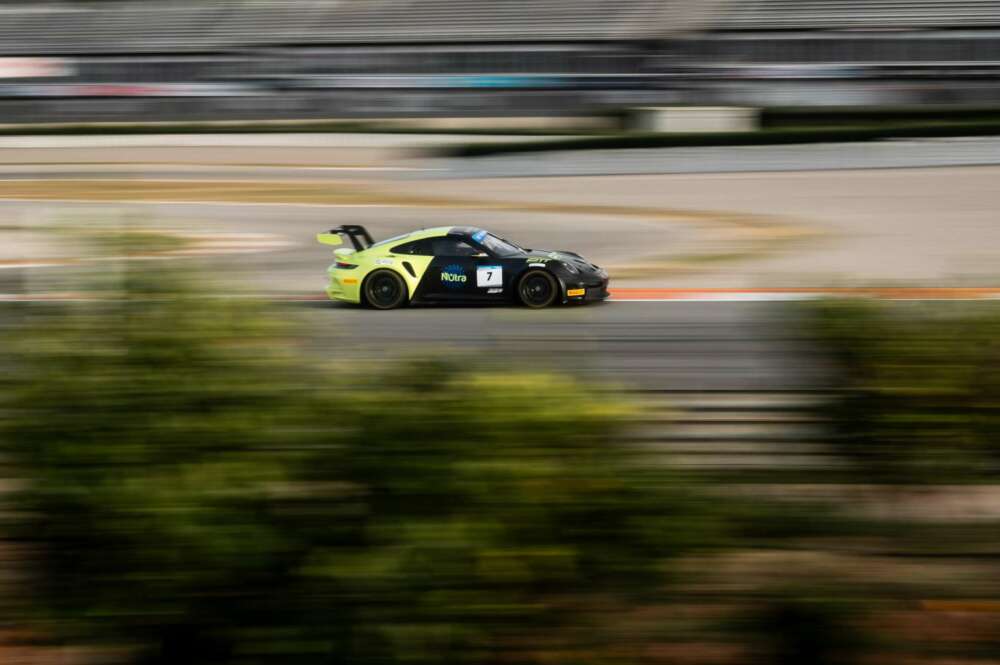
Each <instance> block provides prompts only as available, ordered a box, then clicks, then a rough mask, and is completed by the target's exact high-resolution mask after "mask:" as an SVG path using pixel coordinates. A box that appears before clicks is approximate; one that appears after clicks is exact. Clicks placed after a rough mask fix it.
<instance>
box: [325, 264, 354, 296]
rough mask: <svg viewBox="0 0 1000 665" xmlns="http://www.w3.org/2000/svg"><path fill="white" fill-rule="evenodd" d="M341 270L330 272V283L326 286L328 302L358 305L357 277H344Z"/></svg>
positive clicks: (352, 275)
mask: <svg viewBox="0 0 1000 665" xmlns="http://www.w3.org/2000/svg"><path fill="white" fill-rule="evenodd" d="M345 272H346V271H343V270H330V271H329V273H328V274H329V277H330V281H329V282H328V283H327V285H326V295H327V296H328V297H329V298H330V300H340V301H342V302H350V303H354V304H358V303H360V302H361V286H360V285H359V282H360V281H361V280H360V279H359V278H358V276H357V275H354V274H351V275H345V274H344V273H345Z"/></svg>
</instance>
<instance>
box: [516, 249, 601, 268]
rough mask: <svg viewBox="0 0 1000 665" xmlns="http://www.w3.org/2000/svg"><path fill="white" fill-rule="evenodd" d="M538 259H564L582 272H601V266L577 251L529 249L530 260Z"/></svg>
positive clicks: (564, 261) (563, 260)
mask: <svg viewBox="0 0 1000 665" xmlns="http://www.w3.org/2000/svg"><path fill="white" fill-rule="evenodd" d="M532 259H536V260H538V261H543V262H544V261H562V262H563V263H568V264H570V265H571V266H573V267H574V268H576V269H577V270H579V271H581V272H600V270H601V268H600V266H596V265H594V264H593V263H591V262H590V261H588V260H587V259H585V258H583V257H582V256H580V255H579V254H577V253H576V252H566V251H554V250H548V249H531V250H528V261H531V260H532Z"/></svg>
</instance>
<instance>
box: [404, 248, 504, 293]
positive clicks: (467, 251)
mask: <svg viewBox="0 0 1000 665" xmlns="http://www.w3.org/2000/svg"><path fill="white" fill-rule="evenodd" d="M429 240H430V242H431V247H432V251H433V253H434V259H433V260H432V261H431V263H430V266H428V268H427V273H426V275H425V276H424V279H423V285H422V289H421V290H422V291H423V297H425V298H428V299H431V300H470V301H476V300H485V299H487V290H488V287H480V286H478V284H479V283H480V282H481V281H483V280H481V279H480V277H479V267H480V265H481V263H486V264H489V263H490V261H488V260H487V259H488V258H489V257H488V255H486V253H485V252H484V251H483V250H482V249H481V248H478V247H474V246H473V245H471V244H470V243H468V242H466V241H465V240H463V239H462V238H459V237H455V236H441V237H439V238H430V239H429ZM487 272H488V271H487ZM487 272H484V273H483V274H484V275H486V277H485V278H484V279H485V281H489V280H493V279H495V277H494V276H492V275H487Z"/></svg>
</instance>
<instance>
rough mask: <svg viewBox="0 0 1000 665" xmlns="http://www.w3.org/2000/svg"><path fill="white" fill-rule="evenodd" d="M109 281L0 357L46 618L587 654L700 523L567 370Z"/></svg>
mask: <svg viewBox="0 0 1000 665" xmlns="http://www.w3.org/2000/svg"><path fill="white" fill-rule="evenodd" d="M106 295H108V296H112V297H109V298H107V299H106V300H103V301H100V302H94V303H91V304H83V305H73V306H70V309H68V310H67V309H64V308H61V306H58V308H57V306H48V307H40V308H39V307H36V308H33V309H31V310H29V312H28V314H27V315H26V316H25V317H24V321H23V324H22V325H20V326H19V327H18V329H17V330H15V331H14V334H13V335H12V337H11V338H10V339H9V340H8V343H7V344H5V345H4V347H3V348H4V351H3V353H2V358H0V362H2V364H3V366H4V368H5V374H4V376H3V379H2V381H3V392H4V395H5V396H6V399H5V400H4V402H3V404H2V408H3V414H2V418H0V437H2V438H0V442H2V445H3V454H4V456H5V459H6V460H7V462H8V463H9V468H11V469H13V472H14V475H15V477H16V478H18V479H19V480H21V481H23V490H22V491H19V492H18V493H16V494H15V495H13V496H12V497H11V502H12V503H11V512H10V514H11V515H13V516H14V517H13V518H11V522H12V523H9V524H8V529H9V531H8V538H9V539H10V540H15V541H17V543H18V544H19V545H20V546H21V547H23V548H25V549H26V550H27V551H29V552H31V556H29V557H28V558H27V559H26V561H25V570H24V573H25V575H26V576H27V577H26V579H25V580H24V585H25V589H27V590H29V591H30V593H29V594H28V598H30V602H31V604H32V606H33V607H34V608H36V612H37V614H36V615H35V616H36V617H37V618H38V620H39V622H40V623H39V625H40V626H41V628H40V629H39V630H40V631H41V632H44V633H46V634H50V635H53V636H57V637H61V638H63V639H66V640H72V641H77V642H79V641H97V642H103V643H106V644H112V645H119V646H121V645H124V646H126V647H127V648H128V652H129V653H132V654H134V658H135V659H136V660H139V661H142V662H156V663H226V662H233V663H268V662H273V663H296V662H308V663H318V662H327V663H333V662H352V663H355V662H386V663H392V662H404V661H405V662H411V663H424V662H427V663H472V662H475V663H481V662H487V661H505V662H543V661H544V662H553V663H555V662H576V663H579V662H598V661H603V660H607V659H608V658H609V657H610V656H609V655H608V654H609V653H611V652H614V653H617V654H618V656H617V657H619V658H620V656H621V655H622V654H623V652H628V651H629V650H630V649H632V648H639V646H638V645H640V644H641V638H642V636H641V635H637V634H633V633H629V632H628V629H625V628H620V626H621V623H622V622H621V621H620V619H621V617H622V615H623V610H625V609H628V608H630V607H632V608H634V607H638V606H642V605H644V604H649V605H652V604H655V603H656V602H660V601H662V600H663V598H662V593H663V589H664V582H665V580H666V579H667V578H668V577H667V575H666V574H667V573H669V571H670V562H671V560H672V559H674V558H675V557H678V556H680V555H682V554H686V553H689V552H691V551H693V550H695V549H696V548H701V547H707V546H710V545H712V544H713V543H714V542H715V540H714V539H715V537H716V535H715V533H716V532H715V526H714V525H715V524H716V522H715V521H714V520H713V519H712V517H711V514H710V513H711V511H710V510H709V509H708V508H707V507H706V504H705V502H704V501H700V500H698V498H697V496H695V495H693V494H691V493H690V492H689V491H688V490H687V489H685V487H683V486H682V485H680V484H679V483H678V482H676V480H674V479H672V478H670V477H668V476H666V475H665V474H664V472H663V471H662V470H660V469H657V468H654V467H651V466H650V465H649V464H640V463H639V462H638V459H637V457H636V456H634V455H633V452H632V451H631V449H630V448H628V447H627V446H626V445H624V444H622V443H621V441H620V440H619V438H620V432H621V430H622V428H623V426H624V423H625V421H626V419H627V418H628V417H629V416H630V413H631V412H630V410H629V408H628V407H627V406H626V405H624V404H622V403H619V402H617V401H615V400H613V399H609V398H608V396H606V395H599V394H596V393H594V392H592V391H590V390H588V389H587V388H585V387H582V386H580V385H578V384H577V383H575V382H573V381H571V380H569V379H566V378H561V377H557V376H551V375H544V374H530V373H518V372H509V373H497V372H496V371H494V372H484V371H479V370H476V369H471V370H470V369H460V368H459V367H458V366H457V365H455V364H452V363H447V362H440V361H415V362H396V363H394V370H393V371H388V372H386V371H384V370H377V371H376V370H373V369H371V368H367V371H366V368H365V367H363V366H358V365H352V364H351V363H350V362H349V361H348V360H346V359H345V361H344V363H343V365H342V366H338V367H335V368H331V369H326V368H324V367H321V366H320V365H319V364H318V363H317V362H316V360H315V359H307V358H305V357H303V356H302V355H300V354H298V353H296V352H295V350H294V348H293V344H292V342H293V341H294V337H292V336H291V333H292V332H293V331H292V330H291V329H290V328H289V327H288V326H286V325H283V324H278V323H276V320H277V318H278V317H277V315H271V314H268V313H267V312H266V311H264V310H261V309H259V308H258V306H257V305H254V304H251V303H246V302H241V301H232V300H231V301H224V300H210V299H205V298H201V297H199V294H198V292H197V289H196V288H195V287H194V286H192V284H190V283H188V282H187V281H186V280H185V279H183V278H181V277H179V276H178V275H176V274H171V273H169V272H168V271H167V270H166V269H163V268H160V267H155V269H154V268H151V267H150V266H148V265H144V266H143V270H142V271H135V270H131V271H130V270H126V271H125V272H124V273H123V275H122V286H121V291H120V292H118V293H108V294H106ZM373 316H374V315H373ZM466 364H467V363H466ZM632 645H634V646H632Z"/></svg>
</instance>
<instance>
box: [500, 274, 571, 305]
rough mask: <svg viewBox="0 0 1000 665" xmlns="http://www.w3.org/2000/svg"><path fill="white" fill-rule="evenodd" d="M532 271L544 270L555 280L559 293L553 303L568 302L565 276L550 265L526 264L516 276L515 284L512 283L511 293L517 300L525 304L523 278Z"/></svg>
mask: <svg viewBox="0 0 1000 665" xmlns="http://www.w3.org/2000/svg"><path fill="white" fill-rule="evenodd" d="M531 272H544V273H546V274H547V275H549V277H551V278H552V279H554V280H555V282H556V289H557V290H558V293H556V297H555V300H553V304H555V303H563V302H566V282H564V281H563V278H562V277H560V276H559V275H558V274H557V273H556V272H555V271H554V270H552V269H551V268H549V267H548V266H545V267H538V266H530V265H525V266H524V269H523V270H521V271H519V272H518V273H517V275H516V276H515V277H514V281H513V284H512V285H511V287H512V288H511V295H512V296H513V298H514V301H515V302H517V303H520V304H522V305H523V304H524V301H523V300H521V280H522V279H524V277H525V275H527V274H528V273H531Z"/></svg>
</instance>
